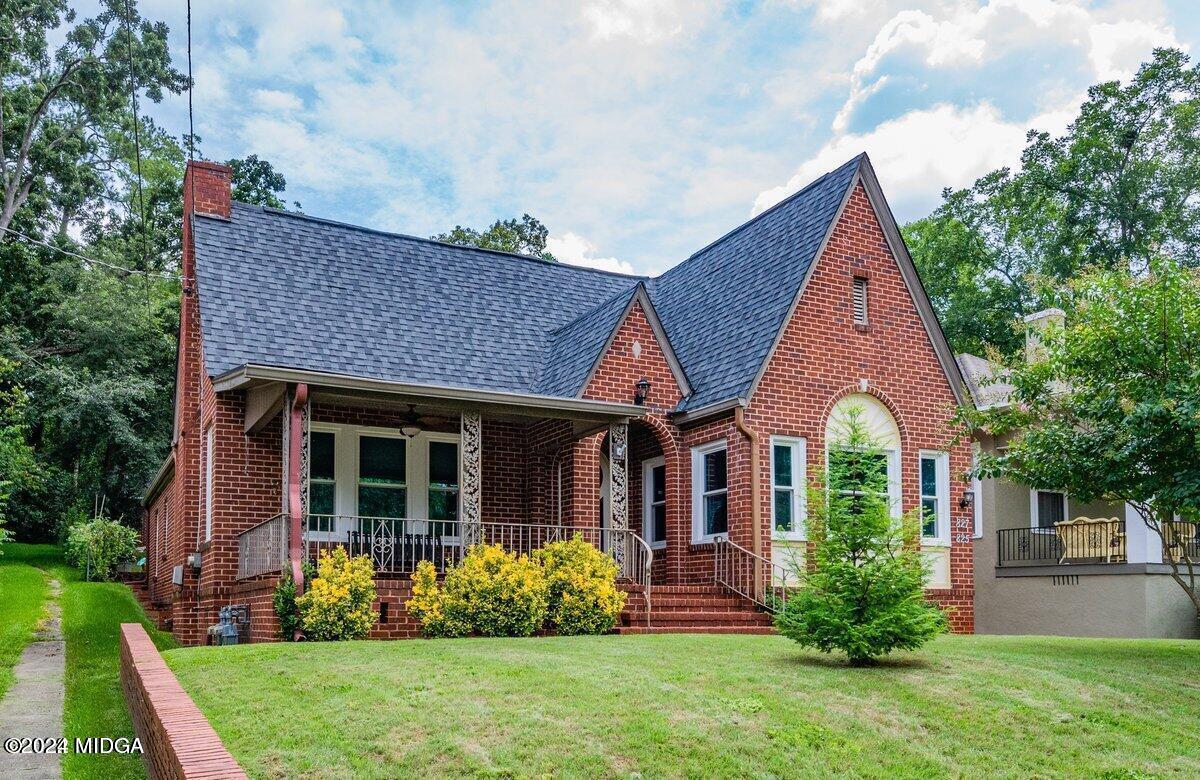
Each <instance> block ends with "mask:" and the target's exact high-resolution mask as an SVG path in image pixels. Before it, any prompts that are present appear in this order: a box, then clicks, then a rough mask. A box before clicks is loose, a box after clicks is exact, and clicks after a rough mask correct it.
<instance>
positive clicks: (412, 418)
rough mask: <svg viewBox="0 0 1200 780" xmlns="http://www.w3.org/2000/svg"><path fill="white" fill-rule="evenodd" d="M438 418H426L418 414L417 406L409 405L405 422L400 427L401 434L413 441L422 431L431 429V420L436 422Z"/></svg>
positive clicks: (405, 414)
mask: <svg viewBox="0 0 1200 780" xmlns="http://www.w3.org/2000/svg"><path fill="white" fill-rule="evenodd" d="M436 419H438V418H436V417H425V416H424V415H421V414H418V413H417V405H416V404H409V405H408V411H407V412H405V413H404V422H403V424H402V425H401V426H400V433H402V434H404V435H405V436H406V437H407V438H409V439H411V438H413V437H414V436H416V435H417V434H419V433H420V432H421V431H422V430H424V429H425V428H427V427H429V422H428V421H429V420H436Z"/></svg>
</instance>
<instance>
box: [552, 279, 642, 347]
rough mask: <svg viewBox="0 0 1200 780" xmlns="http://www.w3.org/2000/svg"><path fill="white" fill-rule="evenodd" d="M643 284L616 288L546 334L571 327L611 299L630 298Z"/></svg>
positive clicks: (611, 300)
mask: <svg viewBox="0 0 1200 780" xmlns="http://www.w3.org/2000/svg"><path fill="white" fill-rule="evenodd" d="M644 286H645V282H638V283H637V284H635V285H634V286H633V287H630V288H628V289H625V290H618V291H617V292H615V293H613V294H612V295H610V296H608V297H607V298H605V299H604V300H603V301H601V302H600V303H597V304H596V305H595V306H593V307H592V308H590V309H588V310H587V311H585V312H583V313H582V314H580V315H579V316H578V317H576V318H575V319H573V320H571V321H570V322H568V323H565V324H563V325H559V326H558V327H557V328H555V329H554V330H552V331H549V333H548V334H547V335H549V336H554V335H555V334H557V333H559V332H560V331H564V330H566V329H567V328H569V327H571V326H572V325H574V324H575V323H577V322H579V321H580V320H582V319H583V318H584V317H587V316H589V315H591V314H593V313H595V312H596V311H598V310H599V309H602V308H604V307H605V306H607V305H609V304H610V303H612V302H613V301H615V300H619V299H622V298H624V299H625V300H628V299H630V298H632V297H633V296H634V295H636V294H637V288H638V287H644Z"/></svg>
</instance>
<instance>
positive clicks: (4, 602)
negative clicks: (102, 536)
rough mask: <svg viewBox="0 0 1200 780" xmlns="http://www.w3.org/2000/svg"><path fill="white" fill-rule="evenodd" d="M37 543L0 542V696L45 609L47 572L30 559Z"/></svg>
mask: <svg viewBox="0 0 1200 780" xmlns="http://www.w3.org/2000/svg"><path fill="white" fill-rule="evenodd" d="M39 547H40V546H39V545H27V544H7V545H3V546H0V698H3V697H4V694H5V692H6V691H8V688H9V686H11V685H12V684H13V674H12V669H13V667H14V666H16V663H17V661H18V660H19V659H20V657H21V651H22V650H24V649H25V645H27V644H29V640H31V639H32V638H33V632H34V630H35V629H36V628H37V624H38V621H39V620H41V619H42V617H43V616H44V615H45V613H46V610H45V607H44V605H43V602H44V601H45V600H46V575H45V574H43V573H42V571H41V570H40V569H38V568H36V567H35V566H33V565H32V563H33V560H31V559H35V558H36V556H35V555H34V553H36V552H37V551H38V550H39Z"/></svg>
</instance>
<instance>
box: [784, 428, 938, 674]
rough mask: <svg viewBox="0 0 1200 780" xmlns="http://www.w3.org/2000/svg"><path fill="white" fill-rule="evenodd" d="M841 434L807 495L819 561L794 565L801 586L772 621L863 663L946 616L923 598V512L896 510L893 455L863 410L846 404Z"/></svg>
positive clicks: (921, 639)
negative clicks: (891, 502)
mask: <svg viewBox="0 0 1200 780" xmlns="http://www.w3.org/2000/svg"><path fill="white" fill-rule="evenodd" d="M839 438H840V441H837V440H835V441H834V442H832V443H831V445H830V451H829V466H828V475H827V478H826V479H825V480H823V481H821V480H818V482H817V484H816V485H815V486H814V488H813V490H812V491H811V495H810V498H809V502H808V506H809V533H810V538H812V539H813V540H814V541H815V550H814V559H815V566H814V570H813V571H812V572H804V571H802V570H801V571H798V572H797V574H798V576H799V577H800V579H801V582H802V585H801V587H800V589H799V591H798V592H797V593H796V594H795V595H794V596H792V598H790V599H789V600H788V602H787V604H786V605H785V607H784V608H783V610H781V611H780V612H779V613H778V614H777V615H776V618H775V625H776V627H777V628H778V629H779V633H781V634H783V635H784V636H786V637H789V638H791V639H794V640H795V641H797V642H799V643H800V644H801V645H803V646H805V647H812V648H814V649H816V650H820V651H821V652H823V653H828V652H832V651H833V650H840V651H842V652H844V653H845V654H846V655H847V657H848V658H849V660H850V663H851V664H852V665H855V666H865V665H869V664H872V663H874V662H875V661H876V660H877V659H878V658H879V657H880V656H883V655H886V654H888V653H890V652H892V651H893V650H915V649H916V648H918V647H920V646H921V645H923V644H925V643H926V642H928V641H929V640H930V639H933V638H934V637H935V636H937V635H938V634H940V633H943V632H944V631H946V628H947V626H946V616H945V615H944V614H943V613H942V611H941V610H940V609H939V608H938V607H937V606H935V605H933V604H930V603H928V602H927V601H925V591H924V582H925V574H926V571H925V563H924V560H923V559H922V558H921V554H920V551H919V542H920V533H921V525H920V518H919V515H918V514H917V513H910V514H908V515H907V516H905V517H904V518H903V520H902V521H901V523H899V524H897V523H896V521H895V520H894V519H893V518H892V515H891V511H890V507H889V506H888V498H887V487H888V485H887V466H886V463H887V460H886V456H885V453H883V451H882V450H881V449H880V448H879V446H878V444H877V443H876V442H875V441H874V440H872V438H871V437H870V435H869V434H868V433H867V430H866V427H865V425H864V424H863V422H862V420H861V412H860V411H858V410H851V411H850V412H849V414H848V415H847V419H846V421H845V430H844V432H843V436H842V437H839ZM825 486H827V487H825Z"/></svg>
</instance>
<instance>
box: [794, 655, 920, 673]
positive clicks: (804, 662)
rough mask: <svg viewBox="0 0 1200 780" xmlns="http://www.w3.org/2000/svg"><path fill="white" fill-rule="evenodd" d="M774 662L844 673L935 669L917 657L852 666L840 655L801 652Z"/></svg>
mask: <svg viewBox="0 0 1200 780" xmlns="http://www.w3.org/2000/svg"><path fill="white" fill-rule="evenodd" d="M775 662H776V663H777V664H779V665H781V666H788V667H795V666H807V667H812V668H819V669H844V670H846V671H855V672H871V671H889V670H897V671H909V670H914V671H929V670H931V669H934V668H935V665H934V664H932V663H930V662H929V659H927V658H925V657H924V656H919V655H895V656H885V657H883V658H880V659H878V660H877V661H876V662H875V663H874V664H871V665H869V666H852V665H851V664H850V662H849V661H848V660H847V659H846V657H845V656H844V655H842V654H840V653H830V654H828V655H826V654H820V655H817V654H815V653H813V652H811V651H801V652H800V653H798V654H796V655H787V656H783V657H780V658H776V659H775Z"/></svg>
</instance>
